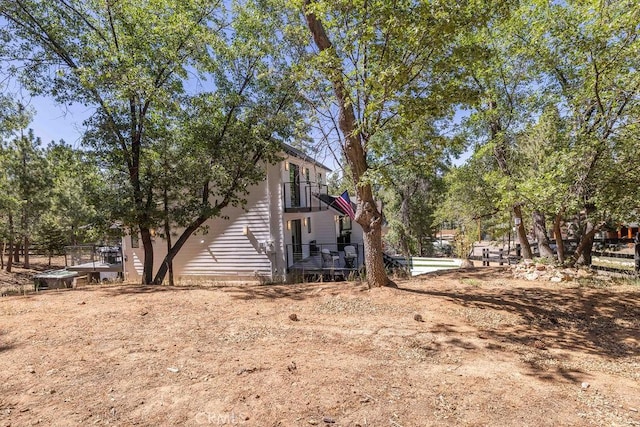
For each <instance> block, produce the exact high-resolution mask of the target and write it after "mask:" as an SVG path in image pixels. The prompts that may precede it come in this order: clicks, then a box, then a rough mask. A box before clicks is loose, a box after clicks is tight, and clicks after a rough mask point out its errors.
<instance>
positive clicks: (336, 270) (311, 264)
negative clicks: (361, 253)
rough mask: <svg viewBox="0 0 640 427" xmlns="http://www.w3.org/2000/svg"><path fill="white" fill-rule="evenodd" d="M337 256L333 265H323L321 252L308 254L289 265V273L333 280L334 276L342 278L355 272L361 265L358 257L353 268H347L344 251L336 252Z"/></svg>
mask: <svg viewBox="0 0 640 427" xmlns="http://www.w3.org/2000/svg"><path fill="white" fill-rule="evenodd" d="M338 256H340V259H339V260H336V261H335V267H332V266H330V265H328V264H325V265H323V263H322V255H321V254H317V255H311V256H308V257H307V258H303V259H301V260H299V261H296V262H294V263H293V264H292V265H290V266H289V273H290V274H299V275H302V276H305V277H306V276H320V277H321V278H323V279H324V278H330V279H331V280H335V279H336V278H340V279H342V280H344V279H345V278H346V277H347V276H349V275H350V274H352V273H356V274H357V272H358V270H359V268H360V265H362V264H361V262H360V259H357V260H356V263H355V266H354V267H353V268H349V267H346V264H345V261H344V252H342V251H341V252H338Z"/></svg>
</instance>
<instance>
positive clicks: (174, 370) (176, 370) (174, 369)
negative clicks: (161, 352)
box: [167, 368, 180, 374]
mask: <svg viewBox="0 0 640 427" xmlns="http://www.w3.org/2000/svg"><path fill="white" fill-rule="evenodd" d="M167 371H169V372H173V373H174V374H177V373H178V372H180V369H178V368H167Z"/></svg>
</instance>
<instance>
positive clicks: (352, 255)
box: [344, 245, 358, 268]
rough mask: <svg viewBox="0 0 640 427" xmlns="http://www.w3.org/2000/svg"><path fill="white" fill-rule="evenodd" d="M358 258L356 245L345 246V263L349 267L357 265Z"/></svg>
mask: <svg viewBox="0 0 640 427" xmlns="http://www.w3.org/2000/svg"><path fill="white" fill-rule="evenodd" d="M357 259H358V253H357V252H356V248H355V246H351V245H349V246H345V247H344V264H345V267H347V268H354V267H355V266H356V260H357Z"/></svg>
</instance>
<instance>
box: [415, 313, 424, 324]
mask: <svg viewBox="0 0 640 427" xmlns="http://www.w3.org/2000/svg"><path fill="white" fill-rule="evenodd" d="M413 320H415V321H416V322H424V319H423V318H422V316H421V315H419V314H416V315H415V316H413Z"/></svg>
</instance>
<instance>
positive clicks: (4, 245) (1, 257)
mask: <svg viewBox="0 0 640 427" xmlns="http://www.w3.org/2000/svg"><path fill="white" fill-rule="evenodd" d="M6 250H7V242H5V241H4V240H3V241H2V252H1V253H0V270H4V253H5V251H6Z"/></svg>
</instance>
